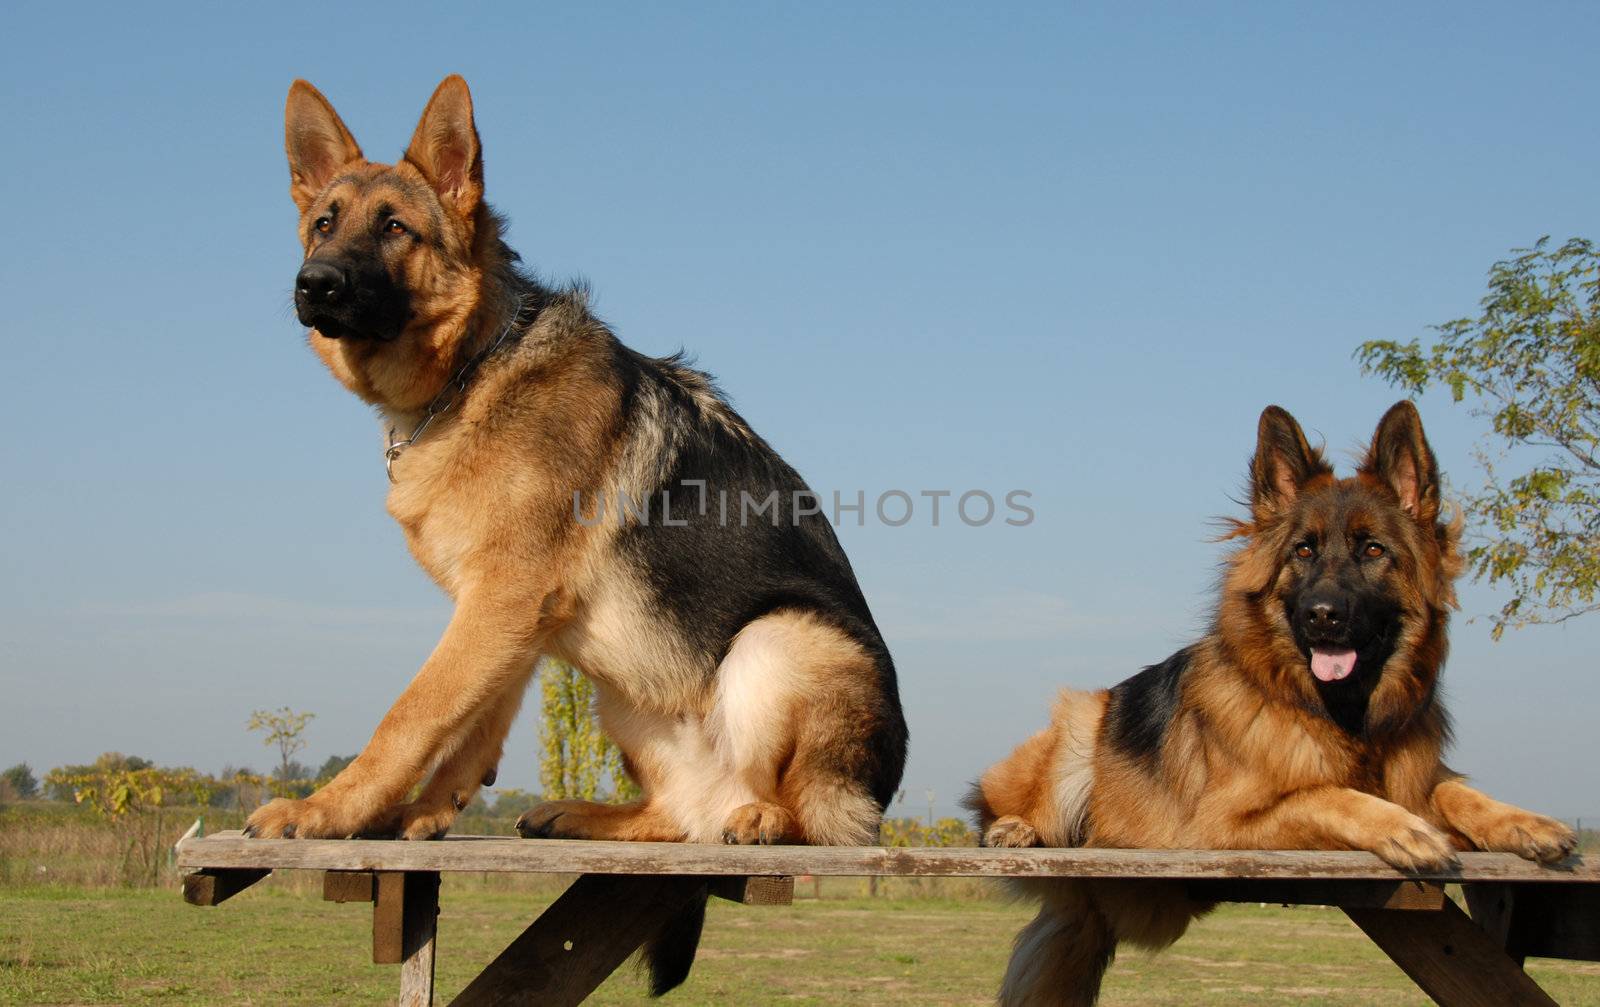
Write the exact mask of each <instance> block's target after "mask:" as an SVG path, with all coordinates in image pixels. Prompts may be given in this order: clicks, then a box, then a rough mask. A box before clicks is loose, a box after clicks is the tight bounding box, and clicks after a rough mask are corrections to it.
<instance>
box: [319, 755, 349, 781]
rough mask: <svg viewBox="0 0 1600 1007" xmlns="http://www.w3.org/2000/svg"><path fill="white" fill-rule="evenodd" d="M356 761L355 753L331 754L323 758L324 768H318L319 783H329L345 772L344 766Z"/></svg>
mask: <svg viewBox="0 0 1600 1007" xmlns="http://www.w3.org/2000/svg"><path fill="white" fill-rule="evenodd" d="M354 761H356V757H355V756H353V755H330V756H328V757H327V758H326V759H325V760H323V763H322V768H321V769H319V770H317V776H316V780H317V782H318V783H327V782H328V781H329V780H331V779H333V778H334V777H335V776H338V775H339V774H340V773H342V772H344V767H346V766H348V765H350V763H352V762H354Z"/></svg>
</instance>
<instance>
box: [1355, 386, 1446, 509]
mask: <svg viewBox="0 0 1600 1007" xmlns="http://www.w3.org/2000/svg"><path fill="white" fill-rule="evenodd" d="M1361 473H1362V474H1363V475H1368V476H1372V477H1373V478H1376V479H1379V480H1382V481H1383V482H1384V483H1386V484H1388V486H1389V488H1390V489H1392V490H1394V492H1395V496H1397V497H1399V498H1400V506H1401V507H1402V508H1404V509H1405V512H1406V513H1407V514H1410V515H1411V516H1412V517H1414V518H1416V519H1417V521H1419V522H1421V523H1422V524H1432V523H1433V522H1434V521H1437V520H1438V519H1439V463H1438V462H1437V461H1436V460H1435V459H1434V457H1433V448H1431V447H1429V446H1428V438H1427V437H1426V436H1425V435H1424V434H1423V432H1422V417H1421V416H1418V415H1417V407H1416V406H1414V405H1412V404H1411V401H1410V400H1409V399H1402V400H1401V401H1399V402H1396V403H1395V404H1394V405H1393V406H1391V407H1390V408H1389V411H1388V412H1386V413H1384V414H1383V419H1381V420H1379V421H1378V430H1377V432H1376V433H1374V434H1373V435H1372V447H1370V448H1368V449H1367V457H1366V459H1365V460H1364V461H1362V463H1361Z"/></svg>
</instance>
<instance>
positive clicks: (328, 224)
mask: <svg viewBox="0 0 1600 1007" xmlns="http://www.w3.org/2000/svg"><path fill="white" fill-rule="evenodd" d="M311 226H312V227H315V228H316V229H317V233H318V234H327V233H328V232H329V231H331V230H333V218H331V217H318V218H317V222H316V223H315V224H312V225H311Z"/></svg>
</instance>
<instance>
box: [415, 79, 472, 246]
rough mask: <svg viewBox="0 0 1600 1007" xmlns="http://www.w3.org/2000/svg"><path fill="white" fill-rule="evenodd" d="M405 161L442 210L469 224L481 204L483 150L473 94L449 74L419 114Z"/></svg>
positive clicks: (463, 82) (460, 81)
mask: <svg viewBox="0 0 1600 1007" xmlns="http://www.w3.org/2000/svg"><path fill="white" fill-rule="evenodd" d="M406 160H407V161H409V162H411V163H412V164H413V165H415V166H416V167H417V169H418V170H419V171H421V172H422V174H423V175H424V176H425V177H426V178H427V179H428V182H429V184H431V185H432V186H433V191H435V192H437V193H438V194H439V198H440V199H441V200H442V201H443V202H444V204H445V205H446V206H449V207H452V208H454V210H455V211H456V213H458V214H460V215H461V216H462V217H463V218H466V219H470V218H471V217H472V214H473V211H474V210H476V209H477V208H478V203H479V201H481V200H482V199H483V151H482V148H480V147H479V146H478V127H477V126H476V125H475V124H474V123H473V121H472V93H471V92H470V91H468V90H467V82H466V81H464V80H462V79H461V77H460V76H459V75H457V74H451V75H450V76H448V77H446V78H445V79H444V80H442V81H440V82H439V87H438V89H437V90H436V91H434V92H433V97H432V98H429V99H428V107H427V108H425V109H423V110H422V119H421V120H420V121H418V123H417V131H416V132H415V133H413V134H411V146H409V147H407V148H406Z"/></svg>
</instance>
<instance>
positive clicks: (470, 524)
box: [247, 76, 907, 993]
mask: <svg viewBox="0 0 1600 1007" xmlns="http://www.w3.org/2000/svg"><path fill="white" fill-rule="evenodd" d="M285 120H286V126H285V142H286V147H287V150H288V155H289V171H290V178H291V184H290V190H289V191H290V195H291V196H292V197H293V198H294V202H295V205H296V206H298V207H299V209H300V237H301V240H302V241H303V242H304V245H305V260H304V262H303V264H302V266H301V268H300V271H299V275H298V276H297V278H296V280H295V292H294V301H295V309H296V312H297V313H298V315H299V319H300V321H301V322H302V323H303V324H305V325H306V326H308V327H309V328H310V330H311V332H310V336H309V338H310V342H311V348H312V349H313V350H314V351H315V352H316V353H317V355H318V356H319V357H321V359H322V361H323V363H324V364H326V365H327V367H328V369H329V370H331V371H332V372H333V375H334V377H336V378H337V379H338V380H339V381H340V382H341V383H343V384H344V385H345V386H346V387H347V388H349V389H350V390H351V391H352V392H354V393H355V394H357V395H358V396H360V397H361V398H362V399H364V400H365V401H367V402H369V403H371V404H372V405H374V406H376V407H377V409H378V410H379V411H380V413H381V414H382V417H383V422H384V425H385V426H386V427H387V428H389V429H390V430H391V434H390V443H391V446H390V448H389V451H388V461H389V464H390V476H391V479H392V482H393V485H392V486H391V487H390V489H389V496H388V509H389V513H390V514H392V515H393V516H394V518H395V520H396V521H398V522H399V523H400V525H401V527H402V528H403V529H404V530H405V534H406V538H407V541H408V543H409V545H410V548H411V552H412V554H413V555H414V556H415V557H416V560H417V562H418V563H420V564H421V565H422V567H423V568H424V569H425V570H427V572H428V573H429V574H430V575H431V576H432V577H433V579H434V580H435V581H436V582H437V583H438V584H439V585H440V587H442V588H443V589H444V590H445V591H446V592H447V593H448V594H449V595H450V596H451V597H452V598H453V599H454V601H455V612H454V615H453V616H452V617H451V620H450V623H449V626H448V628H447V629H446V630H445V633H444V637H443V639H441V640H440V641H439V644H438V646H437V648H436V649H435V650H434V652H433V654H432V656H431V657H429V658H428V660H427V662H426V663H425V664H424V665H423V666H422V670H421V671H420V672H418V673H417V675H416V677H415V678H414V679H412V681H411V684H410V685H409V686H407V687H406V689H405V691H404V692H403V693H402V694H401V696H400V698H399V700H398V701H397V702H396V703H395V704H394V706H393V707H392V708H391V709H390V710H389V713H388V715H387V716H385V717H384V718H383V721H382V722H381V723H380V724H379V725H378V729H377V731H376V733H375V734H374V735H373V736H372V740H371V741H369V742H368V743H367V746H366V748H365V749H363V750H362V752H361V755H360V756H359V757H358V758H357V759H356V760H355V761H354V762H353V763H351V765H350V767H349V768H348V769H346V770H345V771H344V772H342V773H340V774H339V775H338V776H337V777H335V778H334V779H333V780H332V781H331V782H330V783H329V784H328V785H327V786H325V787H323V788H322V789H321V790H319V791H317V792H316V793H315V794H313V795H312V796H310V797H308V798H306V799H305V800H278V801H273V802H272V803H270V804H268V805H266V806H265V807H263V808H261V809H259V810H258V811H256V813H255V814H253V815H251V816H250V821H249V824H248V828H247V832H248V833H249V834H251V835H255V836H300V837H309V836H319V837H343V836H351V835H356V834H363V833H371V832H379V833H390V834H394V835H398V836H401V837H404V838H407V839H425V838H428V837H432V836H437V835H439V834H441V833H443V832H444V830H445V829H447V828H448V827H449V825H450V823H451V822H452V820H453V819H454V818H455V816H456V813H457V811H458V809H460V808H463V807H465V806H466V804H467V802H468V801H469V800H470V799H471V798H472V796H473V794H474V792H475V791H476V790H477V789H478V787H479V786H480V784H482V785H487V784H488V783H490V782H492V781H493V778H494V775H495V770H496V766H497V764H498V762H499V759H500V754H501V743H502V741H503V739H504V738H505V735H506V731H507V728H508V727H509V725H510V723H511V721H512V718H513V717H514V715H515V714H516V711H517V707H518V705H519V703H520V702H521V698H522V695H523V692H524V690H525V688H526V686H527V684H528V681H529V677H530V676H531V675H532V673H533V669H534V664H535V662H536V661H537V660H538V659H539V658H540V657H541V656H543V655H551V656H555V657H558V658H562V659H565V660H567V661H570V662H571V663H572V664H573V665H575V666H576V667H578V668H579V669H581V670H582V671H583V672H584V673H585V674H586V675H588V676H589V677H590V678H591V679H593V680H594V682H595V684H596V687H597V691H598V695H599V702H598V708H599V715H600V718H601V723H602V725H603V727H604V729H605V731H606V733H607V734H608V735H609V736H610V737H611V738H612V740H614V741H615V742H616V743H617V745H618V746H619V747H620V748H621V751H622V753H623V756H624V764H625V767H626V769H627V771H628V773H629V774H630V775H631V776H632V777H633V779H634V780H635V781H637V783H638V784H639V787H640V788H641V790H642V791H643V795H644V796H643V797H642V798H641V799H640V800H638V801H636V802H634V803H631V804H625V805H603V804H595V803H590V802H587V801H556V802H551V803H547V804H543V805H540V806H538V807H536V808H534V809H532V810H531V811H529V812H528V813H527V814H525V815H524V816H523V817H522V819H521V820H520V821H519V823H518V828H519V830H520V831H521V832H522V834H523V835H525V836H530V837H533V836H538V837H561V838H579V839H627V840H667V841H690V842H729V843H827V844H862V843H869V842H872V841H874V840H875V838H876V836H877V828H878V821H879V818H880V815H881V813H882V809H883V807H884V806H885V804H886V803H887V802H888V801H889V799H890V796H891V795H892V794H893V793H894V791H895V788H896V787H897V786H898V784H899V780H900V773H901V769H902V767H903V764H904V761H905V749H906V736H907V735H906V726H905V721H904V718H903V716H902V714H901V710H900V703H899V698H898V694H897V692H896V686H895V673H894V666H893V664H892V663H891V661H890V658H889V653H888V650H887V649H886V647H885V646H884V642H883V639H882V637H881V636H880V635H879V632H878V629H877V626H876V625H875V624H874V623H873V620H872V615H871V613H870V612H869V611H868V609H867V603H866V601H865V600H864V599H863V597H862V594H861V590H860V588H859V587H858V586H857V584H856V580H855V575H854V574H853V573H852V571H851V569H850V563H849V561H848V560H847V559H846V558H845V555H844V552H843V551H842V550H841V549H840V547H839V543H838V541H837V539H836V538H835V536H834V534H833V529H832V527H831V526H830V525H829V524H828V522H827V521H826V519H825V518H823V517H822V516H821V515H820V513H818V509H817V508H816V507H815V506H808V505H807V501H806V499H805V498H806V496H807V494H808V493H809V491H807V490H806V487H805V483H804V482H803V481H802V480H801V478H800V476H799V475H797V474H796V473H795V471H794V470H793V469H792V468H790V467H789V466H788V465H787V464H785V463H784V462H783V460H782V459H780V458H779V457H778V455H777V454H776V453H775V452H774V451H773V450H772V448H770V447H769V446H768V445H767V443H766V442H765V441H763V440H762V439H761V438H760V437H758V436H757V435H756V434H755V433H754V432H753V431H752V430H751V429H750V427H749V426H747V425H746V424H745V422H744V420H743V419H741V418H740V417H739V415H738V414H737V413H735V412H734V411H733V410H732V409H731V408H730V407H729V406H728V404H727V403H726V402H725V401H724V400H723V399H722V397H721V396H720V395H719V394H718V392H717V391H716V389H715V388H714V387H713V386H712V384H711V381H710V379H709V378H708V377H707V376H706V375H704V374H701V373H699V372H697V371H694V370H691V369H689V368H688V367H686V366H684V365H683V364H682V363H680V362H679V361H678V360H677V359H676V358H673V359H665V360H662V359H655V358H652V357H647V356H644V355H642V354H639V353H635V352H634V351H632V350H630V349H628V348H627V347H625V346H623V345H622V344H621V343H620V342H618V341H617V339H616V338H615V337H614V336H613V335H612V334H611V332H610V331H609V330H608V329H607V328H606V327H605V325H603V324H602V323H601V322H600V321H599V320H597V319H596V318H595V317H594V315H592V314H591V313H590V312H589V310H588V308H587V307H586V303H585V298H584V296H583V293H582V292H581V291H580V290H576V289H552V288H550V287H547V286H544V285H542V284H541V283H539V282H538V281H536V280H535V279H534V278H533V277H532V276H530V275H529V274H528V273H526V272H524V271H523V270H521V269H520V268H518V265H517V262H518V257H517V255H516V254H515V253H513V252H512V251H511V250H510V249H509V248H507V247H506V245H505V244H504V243H503V242H502V240H501V231H502V226H503V225H502V221H501V219H500V218H499V217H498V216H496V214H495V213H494V212H493V211H492V210H491V209H490V208H489V206H488V205H487V204H486V203H485V202H484V200H483V159H482V155H481V152H480V148H479V142H478V133H477V128H476V126H475V124H474V120H473V114H472V100H471V96H470V95H469V93H468V91H467V86H466V83H465V82H464V81H463V80H462V79H461V78H460V77H455V76H452V77H449V78H447V79H446V80H445V81H444V82H443V83H441V84H440V85H439V87H438V90H436V91H435V92H434V94H433V98H432V99H431V100H430V101H429V102H428V105H427V108H426V110H425V111H424V112H423V113H422V119H421V121H420V122H419V123H418V124H417V128H416V132H415V134H414V135H413V136H412V139H411V143H410V146H409V147H408V148H407V150H406V152H405V154H404V156H403V157H402V159H401V160H400V161H399V162H398V163H396V164H393V165H386V164H376V163H373V162H370V161H368V160H366V159H365V158H364V157H363V156H362V154H361V149H360V148H359V147H358V146H357V145H356V142H355V140H354V139H353V138H352V136H351V134H350V131H349V130H348V129H346V128H345V125H344V123H343V122H341V121H340V119H339V116H338V115H337V114H335V112H334V110H333V107H332V106H331V105H330V104H329V103H328V101H327V100H326V99H325V98H323V96H322V95H321V94H320V93H318V91H317V90H316V89H315V88H313V87H312V86H311V85H310V84H307V83H306V82H304V81H296V82H295V83H294V85H293V86H292V87H291V88H290V89H289V98H288V106H287V111H286V116H285ZM382 461H383V459H382V458H380V457H378V456H376V455H375V457H374V465H375V466H376V465H378V464H381V463H382ZM746 498H748V499H751V500H754V501H756V503H757V513H756V515H755V516H753V517H752V516H751V515H750V514H749V513H748V512H747V511H746V510H744V509H738V508H736V507H734V506H733V505H730V504H729V503H728V501H730V500H731V501H734V502H735V503H738V502H741V501H743V500H745V499H746ZM608 512H609V514H610V517H609V518H608V517H607V514H608ZM619 512H620V514H621V516H620V517H618V516H617V515H618V513H619ZM424 781H425V782H424ZM419 783H422V784H423V786H422V788H421V791H420V794H419V795H418V796H416V797H415V799H414V800H410V801H408V800H407V797H408V795H409V794H410V793H411V792H412V789H413V788H414V787H416V786H417V785H418V784H419ZM703 909H704V897H703V896H702V897H701V898H699V899H697V900H695V901H694V902H692V903H691V904H690V905H689V906H688V907H686V909H685V911H684V913H683V914H682V918H681V919H680V920H679V921H678V922H677V923H675V924H673V925H672V926H671V927H669V928H668V931H667V932H665V933H664V934H663V935H662V936H661V937H660V938H658V939H657V941H656V942H655V943H654V945H653V947H654V948H655V952H656V953H655V955H654V957H653V960H652V962H651V965H652V988H653V991H654V992H656V993H661V992H664V991H665V990H667V989H670V988H671V987H672V986H673V985H675V984H677V983H678V982H680V981H681V980H682V978H683V976H684V975H685V974H686V973H687V970H688V968H689V965H690V964H691V962H692V960H693V956H694V948H695V942H696V941H697V939H698V935H699V927H700V921H701V918H702V915H703ZM663 949H666V950H663ZM648 952H649V948H647V953H648Z"/></svg>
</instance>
